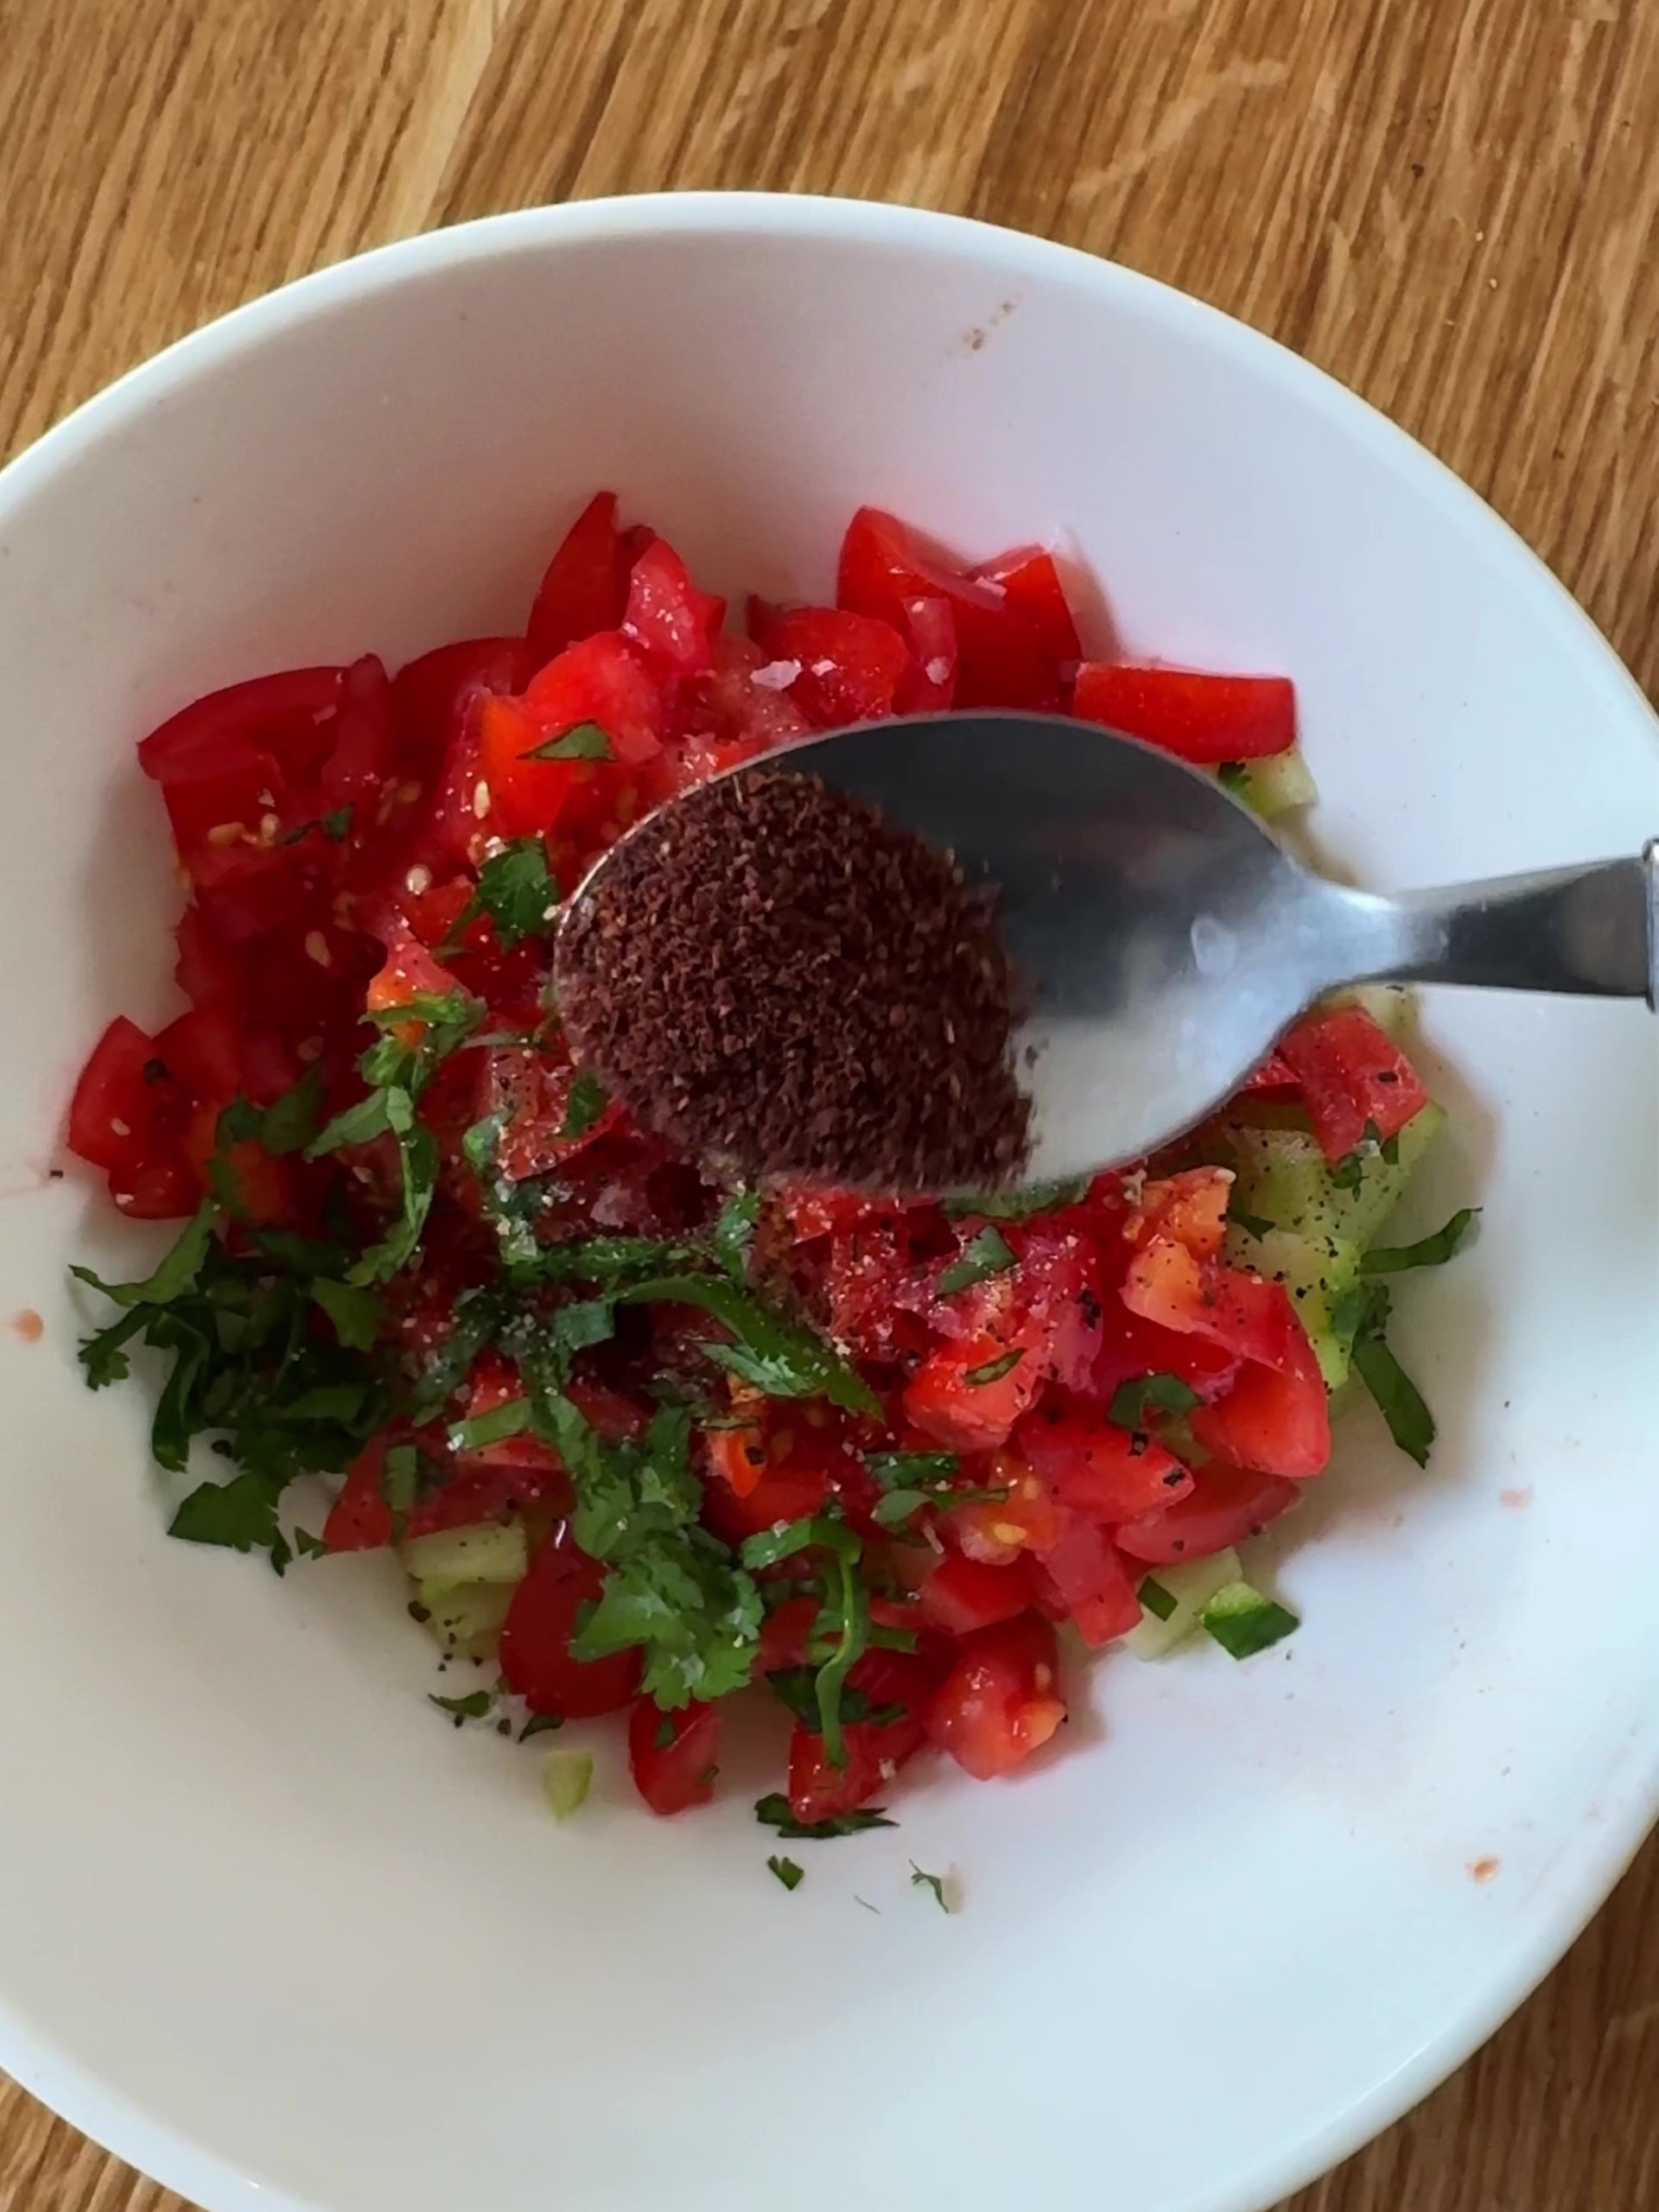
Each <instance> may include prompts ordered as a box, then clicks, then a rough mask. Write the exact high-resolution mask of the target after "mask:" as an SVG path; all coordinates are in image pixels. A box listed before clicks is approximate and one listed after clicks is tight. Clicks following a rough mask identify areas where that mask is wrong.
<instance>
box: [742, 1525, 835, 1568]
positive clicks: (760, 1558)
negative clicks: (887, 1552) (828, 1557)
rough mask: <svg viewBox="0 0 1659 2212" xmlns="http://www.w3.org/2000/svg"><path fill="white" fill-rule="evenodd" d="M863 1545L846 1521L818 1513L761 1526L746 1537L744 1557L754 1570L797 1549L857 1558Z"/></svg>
mask: <svg viewBox="0 0 1659 2212" xmlns="http://www.w3.org/2000/svg"><path fill="white" fill-rule="evenodd" d="M862 1549H863V1547H862V1546H861V1543H860V1542H859V1540H858V1538H857V1536H856V1535H855V1534H854V1533H853V1531H852V1529H849V1527H848V1526H847V1523H846V1522H844V1521H832V1520H831V1519H830V1518H829V1516H828V1515H827V1514H823V1513H816V1514H813V1515H812V1516H810V1518H808V1519H807V1520H804V1521H791V1522H790V1523H789V1524H788V1526H787V1527H785V1528H782V1529H760V1531H759V1532H758V1533H757V1534H756V1535H753V1536H746V1537H745V1538H744V1540H743V1549H742V1552H741V1558H742V1561H743V1564H744V1566H745V1567H748V1568H749V1569H750V1570H751V1571H752V1572H753V1573H759V1572H760V1569H761V1568H763V1567H776V1566H777V1565H778V1563H779V1560H785V1559H793V1558H794V1556H795V1554H796V1553H797V1552H807V1551H825V1552H831V1553H833V1554H835V1556H836V1558H837V1559H851V1560H856V1559H857V1558H858V1557H859V1555H860V1554H861V1551H862Z"/></svg>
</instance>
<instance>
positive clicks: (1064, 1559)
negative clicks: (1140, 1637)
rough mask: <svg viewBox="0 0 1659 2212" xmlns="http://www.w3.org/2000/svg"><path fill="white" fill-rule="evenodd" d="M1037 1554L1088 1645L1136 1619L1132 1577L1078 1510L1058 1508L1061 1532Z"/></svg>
mask: <svg viewBox="0 0 1659 2212" xmlns="http://www.w3.org/2000/svg"><path fill="white" fill-rule="evenodd" d="M1038 1559H1039V1563H1040V1566H1041V1569H1042V1572H1043V1573H1045V1574H1046V1575H1047V1577H1048V1579H1049V1580H1050V1581H1051V1582H1052V1585H1053V1586H1054V1589H1055V1592H1056V1593H1057V1594H1058V1598H1059V1599H1060V1601H1061V1603H1062V1604H1063V1605H1064V1606H1065V1612H1066V1616H1067V1617H1068V1618H1070V1619H1071V1620H1073V1621H1075V1622H1076V1624H1077V1632H1078V1634H1079V1635H1080V1636H1081V1637H1082V1638H1083V1640H1084V1643H1086V1644H1088V1645H1089V1647H1090V1649H1091V1650H1098V1649H1101V1647H1102V1646H1103V1645H1104V1644H1108V1643H1115V1642H1116V1639H1117V1638H1118V1637H1120V1636H1127V1635H1128V1632H1129V1630H1131V1629H1132V1628H1133V1627H1134V1626H1135V1623H1136V1622H1137V1621H1138V1620H1139V1619H1140V1618H1141V1601H1140V1599H1138V1598H1137V1597H1136V1596H1135V1581H1134V1580H1133V1578H1132V1577H1131V1576H1130V1573H1129V1571H1128V1568H1127V1567H1125V1566H1124V1564H1123V1561H1122V1557H1121V1555H1120V1554H1119V1553H1118V1551H1117V1549H1116V1546H1115V1545H1114V1544H1113V1543H1112V1542H1111V1541H1110V1540H1109V1537H1108V1536H1107V1535H1105V1533H1104V1532H1103V1530H1102V1529H1100V1528H1099V1526H1098V1525H1097V1524H1096V1522H1093V1521H1090V1520H1087V1519H1085V1518H1084V1516H1083V1515H1082V1514H1081V1513H1073V1512H1071V1510H1066V1509H1063V1512H1062V1521H1061V1527H1060V1532H1059V1534H1058V1536H1057V1537H1056V1538H1055V1540H1054V1541H1053V1542H1052V1544H1050V1545H1049V1546H1047V1548H1046V1549H1045V1550H1043V1551H1041V1552H1039V1554H1038Z"/></svg>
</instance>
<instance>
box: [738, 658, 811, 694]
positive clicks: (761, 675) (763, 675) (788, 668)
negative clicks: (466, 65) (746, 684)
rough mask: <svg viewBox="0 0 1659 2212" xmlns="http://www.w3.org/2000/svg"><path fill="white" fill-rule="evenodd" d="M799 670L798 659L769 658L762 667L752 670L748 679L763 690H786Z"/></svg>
mask: <svg viewBox="0 0 1659 2212" xmlns="http://www.w3.org/2000/svg"><path fill="white" fill-rule="evenodd" d="M800 672H801V664H800V663H799V661H798V660H769V661H768V662H767V663H766V666H765V667H764V668H757V669H756V670H755V671H754V672H753V675H752V676H751V677H750V678H749V681H750V683H755V684H758V685H759V686H760V689H761V690H763V691H787V690H788V689H789V687H790V685H791V683H793V682H794V681H795V679H796V677H798V675H799V674H800Z"/></svg>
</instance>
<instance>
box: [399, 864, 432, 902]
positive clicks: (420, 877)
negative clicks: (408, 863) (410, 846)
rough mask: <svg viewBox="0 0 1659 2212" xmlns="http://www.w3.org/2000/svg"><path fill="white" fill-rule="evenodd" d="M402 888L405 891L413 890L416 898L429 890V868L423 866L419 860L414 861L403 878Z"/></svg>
mask: <svg viewBox="0 0 1659 2212" xmlns="http://www.w3.org/2000/svg"><path fill="white" fill-rule="evenodd" d="M431 888H432V871H431V869H430V868H423V866H422V865H421V863H420V861H416V863H415V865H414V867H413V868H410V871H409V873H408V874H407V875H406V876H404V890H405V891H410V892H413V893H414V894H415V896H416V898H417V899H418V898H419V897H420V895H421V893H422V892H423V891H429V890H430V889H431Z"/></svg>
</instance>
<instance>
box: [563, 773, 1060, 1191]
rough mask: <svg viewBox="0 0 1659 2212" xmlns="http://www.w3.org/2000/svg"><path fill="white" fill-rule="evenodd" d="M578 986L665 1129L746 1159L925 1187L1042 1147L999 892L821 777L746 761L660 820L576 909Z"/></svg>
mask: <svg viewBox="0 0 1659 2212" xmlns="http://www.w3.org/2000/svg"><path fill="white" fill-rule="evenodd" d="M558 989H559V1006H560V1013H561V1015H562V1018H563V1022H564V1026H565V1028H566V1031H567V1033H568V1034H569V1037H570V1039H571V1041H572V1044H573V1046H575V1051H576V1052H577V1054H578V1056H579V1057H580V1058H582V1059H583V1060H585V1061H586V1062H587V1063H588V1065H591V1066H592V1067H593V1068H594V1071H595V1072H596V1073H597V1074H598V1075H599V1076H600V1077H601V1079H602V1080H603V1081H604V1082H605V1083H606V1084H607V1087H608V1088H609V1089H610V1090H612V1091H613V1092H614V1093H615V1095H616V1096H619V1097H620V1098H621V1099H623V1100H624V1101H626V1103H627V1104H628V1105H629V1106H630V1107H631V1108H632V1109H633V1111H634V1113H635V1114H636V1115H637V1116H638V1117H639V1120H640V1121H641V1122H643V1123H644V1124H645V1126H646V1127H647V1128H651V1129H652V1130H653V1131H655V1132H656V1134H657V1135H660V1136H663V1137H665V1138H667V1139H670V1140H671V1141H673V1142H675V1143H677V1144H678V1145H681V1146H683V1147H685V1148H686V1149H687V1150H688V1151H690V1152H692V1153H694V1154H698V1155H699V1156H702V1157H714V1158H716V1159H719V1160H723V1161H725V1162H728V1163H729V1164H730V1165H731V1166H734V1167H735V1168H737V1169H739V1170H741V1171H742V1172H744V1173H750V1174H757V1173H782V1172H788V1173H796V1174H804V1175H808V1176H812V1177H819V1178H823V1179H826V1180H829V1181H832V1182H836V1183H842V1184H847V1185H855V1186H858V1187H862V1188H865V1189H874V1190H881V1191H893V1192H901V1191H927V1190H941V1189H950V1188H952V1187H960V1186H962V1185H980V1186H986V1185H996V1184H999V1183H1007V1182H1009V1181H1013V1180H1015V1179H1017V1178H1018V1174H1019V1171H1020V1166H1022V1164H1023V1162H1024V1160H1025V1158H1026V1154H1027V1145H1028V1128H1027V1125H1028V1121H1029V1116H1030V1106H1029V1102H1028V1100H1027V1098H1026V1097H1025V1096H1024V1095H1023V1094H1022V1092H1021V1091H1020V1088H1019V1085H1018V1084H1017V1083H1016V1081H1015V1079H1014V1070H1013V1065H1012V1056H1011V1052H1010V1037H1011V1033H1012V1028H1013V989H1012V978H1011V976H1010V972H1009V969H1008V963H1007V957H1006V956H1005V955H1004V953H1003V950H1002V948H1001V944H1000V943H999V941H998V938H997V936H996V931H995V927H994V926H993V922H992V918H991V912H990V905H989V901H988V899H987V898H986V897H985V896H984V894H983V893H979V892H976V891H971V890H969V888H968V887H967V886H966V885H965V884H964V882H963V876H962V873H961V870H960V869H959V868H957V864H956V862H955V861H953V860H951V859H950V858H949V857H948V856H946V855H943V854H940V853H938V852H935V851H934V850H933V849H931V847H930V846H928V845H926V844H925V843H923V842H922V841H921V840H920V839H919V838H917V837H915V836H912V835H911V834H910V833H909V832H908V831H906V830H902V829H899V828H897V827H896V826H895V825H894V824H893V823H890V822H888V821H887V819H886V818H885V817H883V816H881V815H880V814H879V813H878V812H877V811H876V810H874V808H872V807H870V806H868V805H866V804H864V803H863V802H862V801H861V800H856V799H853V798H847V797H845V796H844V795H842V793H840V792H837V791H832V790H831V789H829V787H828V786H827V785H824V784H823V783H822V782H820V781H819V780H818V779H817V778H816V777H812V776H806V775H800V774H793V773H789V772H784V771H781V770H779V769H776V768H758V769H751V770H747V771H745V772H742V773H741V774H739V775H736V776H729V777H725V778H721V779H717V780H716V781H715V782H713V783H710V784H708V785H704V786H703V787H702V789H701V790H700V791H694V792H691V793H690V794H688V795H687V796H686V797H685V798H682V799H680V800H678V801H677V803H676V804H674V805H672V806H671V807H668V808H665V809H664V810H663V811H662V812H661V813H659V814H658V815H657V816H655V817H652V819H651V820H650V821H648V822H646V823H643V824H642V825H641V826H640V828H639V829H637V830H636V831H635V832H634V833H633V835H632V836H631V837H629V838H627V839H626V840H625V841H624V842H623V843H622V844H621V845H620V846H619V847H618V848H617V849H615V851H614V852H613V854H612V855H611V856H610V857H609V859H608V860H607V862H606V864H605V866H604V867H603V868H602V869H601V871H600V872H599V874H597V875H596V877H595V878H594V883H593V885H592V886H591V887H590V888H589V889H588V891H587V892H585V893H582V895H581V896H580V897H579V898H578V899H576V900H575V902H574V903H573V905H572V906H571V908H570V910H569V912H568V913H567V915H566V917H565V918H564V922H563V927H562V929H561V931H560V938H559V950H558Z"/></svg>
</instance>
